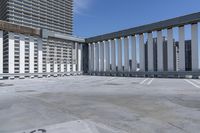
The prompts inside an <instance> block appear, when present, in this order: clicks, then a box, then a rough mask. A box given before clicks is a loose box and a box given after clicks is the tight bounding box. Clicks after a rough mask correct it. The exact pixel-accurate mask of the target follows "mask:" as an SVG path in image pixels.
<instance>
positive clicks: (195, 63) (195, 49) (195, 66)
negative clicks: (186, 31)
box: [191, 24, 199, 71]
mask: <svg viewBox="0 0 200 133" xmlns="http://www.w3.org/2000/svg"><path fill="white" fill-rule="evenodd" d="M191 30H192V44H191V45H192V46H191V47H192V71H198V70H199V44H198V24H192V28H191Z"/></svg>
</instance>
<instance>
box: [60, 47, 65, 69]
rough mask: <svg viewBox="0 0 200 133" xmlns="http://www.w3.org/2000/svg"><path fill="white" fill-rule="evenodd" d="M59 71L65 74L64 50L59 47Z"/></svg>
mask: <svg viewBox="0 0 200 133" xmlns="http://www.w3.org/2000/svg"><path fill="white" fill-rule="evenodd" d="M60 70H61V72H62V73H63V72H65V65H64V48H63V46H62V47H61V64H60Z"/></svg>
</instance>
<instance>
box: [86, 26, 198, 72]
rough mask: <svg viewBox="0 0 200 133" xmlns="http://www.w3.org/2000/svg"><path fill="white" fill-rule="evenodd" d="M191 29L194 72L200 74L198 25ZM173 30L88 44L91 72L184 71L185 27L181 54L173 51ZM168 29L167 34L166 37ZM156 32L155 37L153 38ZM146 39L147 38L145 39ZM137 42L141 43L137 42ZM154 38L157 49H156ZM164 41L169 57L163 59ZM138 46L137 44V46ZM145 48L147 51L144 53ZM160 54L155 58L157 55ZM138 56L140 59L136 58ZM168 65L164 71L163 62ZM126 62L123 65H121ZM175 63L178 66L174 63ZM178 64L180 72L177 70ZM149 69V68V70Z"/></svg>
mask: <svg viewBox="0 0 200 133" xmlns="http://www.w3.org/2000/svg"><path fill="white" fill-rule="evenodd" d="M190 26H191V33H190V34H191V53H192V54H191V62H192V64H191V66H192V68H191V71H192V72H197V71H199V58H200V57H199V44H198V23H192V24H190ZM174 28H175V27H168V28H166V29H159V30H154V31H148V32H145V33H137V34H130V35H128V36H121V37H120V38H110V39H107V40H100V41H99V40H98V41H97V42H90V43H89V72H90V73H91V74H92V73H102V72H103V73H111V72H115V73H117V72H125V73H127V72H130V73H131V72H155V65H154V64H155V62H156V64H157V68H156V72H164V71H166V72H185V71H186V53H185V51H186V49H185V41H186V39H185V25H181V26H178V27H176V28H178V33H177V34H178V40H177V42H178V46H177V47H178V51H179V52H178V53H177V55H174V54H176V53H175V52H174V46H175V44H176V43H175V41H174V40H175V39H174ZM163 30H166V33H167V35H165V39H166V40H163V38H164V35H163ZM153 32H154V33H156V37H153ZM145 37H146V39H145ZM137 39H138V41H136V40H137ZM154 39H156V49H157V50H154V41H153V40H154ZM164 41H166V42H167V49H166V51H167V57H164V56H165V55H164V50H163V49H164V43H163V42H164ZM137 44H138V45H137ZM145 49H146V50H145ZM155 51H156V52H157V57H155V55H154V52H155ZM137 56H139V57H137ZM165 61H166V62H167V70H164V62H165ZM122 62H123V63H122ZM175 63H176V64H175ZM175 65H178V69H176V68H175ZM146 68H147V69H146Z"/></svg>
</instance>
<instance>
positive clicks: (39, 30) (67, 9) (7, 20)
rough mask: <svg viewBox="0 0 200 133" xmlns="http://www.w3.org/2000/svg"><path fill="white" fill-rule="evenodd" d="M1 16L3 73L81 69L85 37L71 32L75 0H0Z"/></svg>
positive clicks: (0, 36)
mask: <svg viewBox="0 0 200 133" xmlns="http://www.w3.org/2000/svg"><path fill="white" fill-rule="evenodd" d="M0 20H1V21H0V44H2V45H0V50H2V52H0V53H1V55H0V58H1V59H0V60H3V62H2V64H3V65H1V64H0V73H9V74H22V75H24V74H32V75H34V73H35V74H38V73H39V74H42V75H43V74H44V73H48V74H46V76H48V75H51V74H50V73H53V75H58V73H66V72H71V71H73V72H76V71H79V72H80V71H82V62H81V60H82V48H83V46H82V44H83V43H84V42H85V40H84V39H81V38H78V37H74V36H72V32H73V0H1V1H0ZM22 77H24V76H22Z"/></svg>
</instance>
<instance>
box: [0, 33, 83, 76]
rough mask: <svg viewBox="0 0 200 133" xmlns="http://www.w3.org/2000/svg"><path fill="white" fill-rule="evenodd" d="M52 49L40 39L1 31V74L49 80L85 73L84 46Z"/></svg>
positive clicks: (73, 43) (74, 43)
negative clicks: (38, 77) (51, 76)
mask: <svg viewBox="0 0 200 133" xmlns="http://www.w3.org/2000/svg"><path fill="white" fill-rule="evenodd" d="M47 45H48V46H47ZM51 45H53V47H51V48H50V47H49V44H48V43H47V42H45V41H44V40H43V39H42V38H40V37H36V36H29V35H24V34H17V33H13V32H8V33H4V32H3V31H0V74H1V75H4V74H11V75H17V74H19V75H21V76H20V77H22V78H23V77H24V76H26V75H31V74H32V76H34V75H37V74H38V75H41V74H42V75H45V74H46V76H48V75H50V74H51V73H55V75H56V76H57V73H74V74H75V73H76V74H81V73H82V71H83V62H82V57H83V56H82V54H83V51H82V44H81V43H77V42H72V44H71V45H69V46H65V44H60V45H59V46H57V44H56V43H55V44H54V43H53V44H51ZM52 48H53V49H52ZM50 59H53V62H52V61H50ZM55 75H54V76H55ZM10 78H14V77H13V76H10Z"/></svg>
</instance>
